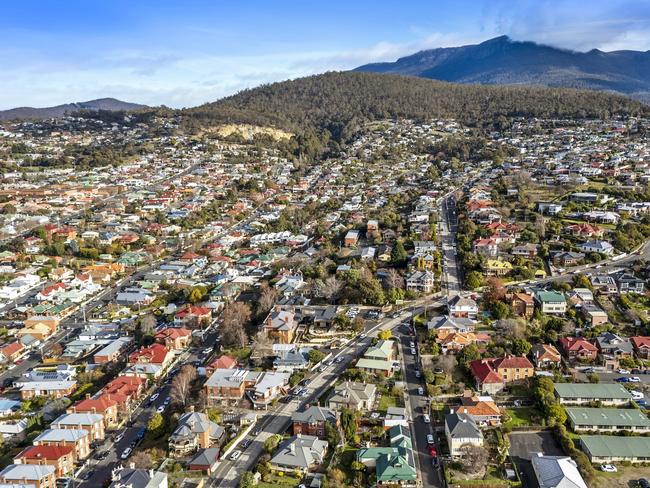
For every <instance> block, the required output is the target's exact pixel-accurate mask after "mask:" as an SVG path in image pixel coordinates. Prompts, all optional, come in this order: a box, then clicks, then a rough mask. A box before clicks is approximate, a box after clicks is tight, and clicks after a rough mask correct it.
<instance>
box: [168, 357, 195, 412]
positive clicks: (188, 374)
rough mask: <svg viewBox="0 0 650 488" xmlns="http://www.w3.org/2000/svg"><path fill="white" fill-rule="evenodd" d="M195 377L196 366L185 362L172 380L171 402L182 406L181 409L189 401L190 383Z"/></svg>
mask: <svg viewBox="0 0 650 488" xmlns="http://www.w3.org/2000/svg"><path fill="white" fill-rule="evenodd" d="M196 377H197V373H196V368H195V367H194V366H192V365H191V364H186V365H184V366H183V367H182V368H181V370H180V372H179V373H178V374H177V375H176V376H175V377H174V379H173V381H172V386H171V390H170V396H171V398H172V400H173V402H174V403H175V404H177V405H180V406H181V407H183V409H184V408H185V407H186V406H187V405H188V404H189V403H190V401H191V395H190V393H191V391H192V383H193V382H194V380H195V379H196Z"/></svg>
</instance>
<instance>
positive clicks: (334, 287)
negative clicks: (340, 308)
mask: <svg viewBox="0 0 650 488" xmlns="http://www.w3.org/2000/svg"><path fill="white" fill-rule="evenodd" d="M344 286H345V284H344V283H343V282H342V281H340V280H339V279H337V278H336V276H330V277H329V278H326V279H325V280H318V281H316V285H315V288H316V289H315V293H316V296H319V297H322V298H324V299H325V300H327V301H328V302H335V301H336V300H337V299H338V298H339V296H340V295H341V292H342V291H343V288H344Z"/></svg>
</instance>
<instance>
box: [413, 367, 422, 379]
mask: <svg viewBox="0 0 650 488" xmlns="http://www.w3.org/2000/svg"><path fill="white" fill-rule="evenodd" d="M420 376H422V374H421V373H420V370H419V369H416V370H415V377H416V378H419V377H420Z"/></svg>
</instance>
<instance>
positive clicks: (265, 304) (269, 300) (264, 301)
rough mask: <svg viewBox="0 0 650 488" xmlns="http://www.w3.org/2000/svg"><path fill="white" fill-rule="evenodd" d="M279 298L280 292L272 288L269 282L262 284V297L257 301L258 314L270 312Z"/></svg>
mask: <svg viewBox="0 0 650 488" xmlns="http://www.w3.org/2000/svg"><path fill="white" fill-rule="evenodd" d="M277 299H278V292H277V290H276V289H275V288H271V287H270V286H269V285H268V284H266V283H264V284H263V285H262V291H261V294H260V299H259V301H258V302H257V315H258V316H260V317H261V316H263V315H266V314H267V313H269V310H271V308H273V305H275V301H276V300H277Z"/></svg>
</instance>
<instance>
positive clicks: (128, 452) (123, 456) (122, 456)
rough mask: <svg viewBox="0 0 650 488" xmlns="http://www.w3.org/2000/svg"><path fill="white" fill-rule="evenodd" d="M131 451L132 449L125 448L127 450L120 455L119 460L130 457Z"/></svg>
mask: <svg viewBox="0 0 650 488" xmlns="http://www.w3.org/2000/svg"><path fill="white" fill-rule="evenodd" d="M132 450H133V449H131V448H130V447H127V448H126V449H124V451H123V452H122V455H121V456H120V458H121V459H126V458H128V457H129V456H130V455H131V451H132Z"/></svg>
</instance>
